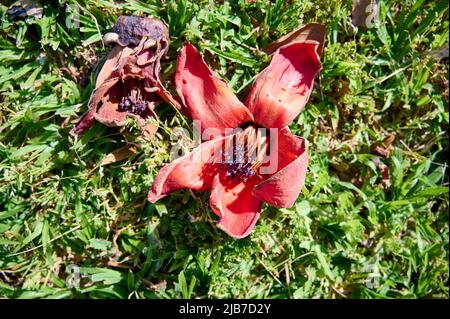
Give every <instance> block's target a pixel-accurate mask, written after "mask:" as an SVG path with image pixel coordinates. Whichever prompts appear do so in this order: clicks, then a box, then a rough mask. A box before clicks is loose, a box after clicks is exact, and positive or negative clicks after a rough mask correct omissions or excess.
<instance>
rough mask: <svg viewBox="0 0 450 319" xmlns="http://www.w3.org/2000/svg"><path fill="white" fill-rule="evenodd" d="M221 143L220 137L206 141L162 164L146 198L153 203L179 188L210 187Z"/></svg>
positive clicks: (197, 188) (198, 188) (203, 188)
mask: <svg viewBox="0 0 450 319" xmlns="http://www.w3.org/2000/svg"><path fill="white" fill-rule="evenodd" d="M222 143H223V139H222V138H220V139H214V140H211V141H207V142H205V143H202V144H201V145H199V146H198V147H196V148H195V149H194V150H193V151H192V152H191V153H189V154H186V155H185V156H183V157H180V158H178V159H176V160H175V161H173V162H172V163H170V164H168V165H166V166H164V167H163V168H162V169H161V170H160V171H159V173H158V175H157V176H156V178H155V180H154V181H153V184H152V187H151V189H150V191H149V193H148V200H149V201H150V202H152V203H154V202H156V201H157V200H159V199H160V198H162V197H164V196H166V195H167V194H169V193H171V192H173V191H175V190H178V189H181V188H189V189H193V190H207V189H210V188H211V185H212V180H213V177H214V175H216V174H217V165H218V164H214V159H215V158H216V156H219V155H220V150H221V148H222Z"/></svg>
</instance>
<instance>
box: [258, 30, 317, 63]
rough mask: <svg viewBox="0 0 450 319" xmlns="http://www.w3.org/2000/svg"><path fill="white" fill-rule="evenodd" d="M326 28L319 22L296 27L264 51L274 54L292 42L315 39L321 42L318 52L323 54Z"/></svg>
mask: <svg viewBox="0 0 450 319" xmlns="http://www.w3.org/2000/svg"><path fill="white" fill-rule="evenodd" d="M325 35H326V28H325V26H324V25H322V24H319V23H310V24H307V25H305V26H303V27H301V28H298V29H295V30H294V31H292V32H291V33H288V34H286V35H285V36H283V37H281V38H279V39H278V40H276V41H275V42H272V43H271V44H269V45H268V46H267V47H266V48H265V49H264V52H266V53H267V54H272V53H274V52H275V51H276V50H278V49H279V48H281V47H282V46H285V45H287V44H291V43H294V42H306V41H307V40H313V41H316V42H318V43H319V45H318V47H317V53H318V54H319V56H320V55H322V51H323V46H324V43H325Z"/></svg>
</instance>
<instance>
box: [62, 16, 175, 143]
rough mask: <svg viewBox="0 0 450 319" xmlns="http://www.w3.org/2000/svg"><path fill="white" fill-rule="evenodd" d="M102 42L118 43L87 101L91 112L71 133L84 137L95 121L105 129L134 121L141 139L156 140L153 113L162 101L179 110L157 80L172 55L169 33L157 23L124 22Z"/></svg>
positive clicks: (148, 20)
mask: <svg viewBox="0 0 450 319" xmlns="http://www.w3.org/2000/svg"><path fill="white" fill-rule="evenodd" d="M104 42H105V43H107V44H111V43H114V44H115V45H114V47H113V49H112V51H111V52H110V54H109V56H108V58H107V60H106V62H105V64H104V65H103V67H102V69H101V71H100V72H99V74H98V77H97V81H96V85H95V89H94V91H93V93H92V96H91V98H90V100H89V110H88V111H87V112H86V113H85V114H84V115H83V116H82V117H81V118H80V119H79V120H78V121H77V122H76V124H75V127H74V128H73V130H72V131H71V133H72V134H73V135H75V136H78V135H81V134H83V133H85V132H86V131H87V130H88V129H89V128H90V127H91V126H92V125H93V124H94V121H95V120H97V121H99V122H100V123H103V124H105V125H107V126H122V125H124V124H125V122H126V119H127V117H133V118H134V119H136V121H137V123H138V124H139V126H140V127H141V129H142V133H143V136H144V137H145V138H147V139H150V138H152V136H153V135H154V134H155V132H156V130H157V125H156V124H155V123H156V122H155V121H154V120H153V121H151V120H150V119H152V118H153V119H157V116H156V114H155V112H154V108H155V106H156V105H157V104H159V103H160V102H162V101H165V102H167V103H168V104H170V105H172V106H174V107H177V108H180V105H179V103H178V102H177V101H176V100H175V99H174V98H173V97H172V95H171V94H170V93H169V92H168V91H167V90H165V89H164V87H163V86H162V84H161V81H160V78H159V72H160V60H161V58H162V57H164V56H166V55H167V51H168V49H169V32H168V30H167V27H166V26H165V25H164V23H163V22H162V21H160V20H158V19H152V18H145V17H134V16H120V17H119V18H118V19H117V21H116V23H115V25H114V28H113V32H111V33H107V34H106V35H105V36H104Z"/></svg>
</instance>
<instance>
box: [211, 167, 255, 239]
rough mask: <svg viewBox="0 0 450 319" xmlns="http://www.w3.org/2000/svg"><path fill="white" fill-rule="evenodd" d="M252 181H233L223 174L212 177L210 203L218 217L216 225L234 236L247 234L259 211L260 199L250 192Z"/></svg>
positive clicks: (252, 226) (241, 236) (240, 236)
mask: <svg viewBox="0 0 450 319" xmlns="http://www.w3.org/2000/svg"><path fill="white" fill-rule="evenodd" d="M253 185H254V184H253V183H243V182H241V183H235V182H233V181H230V180H229V179H227V178H226V177H225V176H224V174H218V175H216V176H215V177H214V180H213V183H212V189H211V197H210V205H211V208H212V209H213V211H214V213H215V214H216V215H217V216H219V217H220V220H219V222H218V224H217V226H218V227H219V228H220V229H222V230H223V231H224V232H225V233H227V234H228V235H230V236H231V237H234V238H244V237H246V236H248V235H249V234H250V233H251V232H252V230H253V228H254V226H255V224H256V222H257V221H258V218H259V216H260V211H261V203H262V202H261V200H260V199H258V198H257V197H255V196H254V195H253V194H252V188H253Z"/></svg>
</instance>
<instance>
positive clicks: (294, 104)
mask: <svg viewBox="0 0 450 319" xmlns="http://www.w3.org/2000/svg"><path fill="white" fill-rule="evenodd" d="M317 47H318V42H316V41H306V42H301V43H293V44H290V45H287V46H284V47H282V48H280V49H279V50H278V51H277V52H276V53H275V54H274V56H273V58H272V62H271V63H270V65H269V66H268V67H267V68H266V69H265V70H264V71H262V72H261V73H260V74H259V75H258V77H257V79H256V81H255V84H254V86H253V88H252V90H251V92H250V95H249V97H248V99H247V102H246V105H247V106H248V108H249V110H250V111H251V112H252V114H253V116H254V118H255V121H256V122H258V123H259V124H261V125H263V126H265V127H269V128H270V127H272V128H273V127H276V128H282V127H285V126H287V125H288V124H289V123H290V122H292V120H293V119H294V118H295V117H296V116H297V115H298V113H300V111H301V110H302V109H303V107H304V106H305V104H306V102H308V99H309V96H310V94H311V91H312V89H313V84H314V77H315V76H316V74H317V72H318V71H319V70H320V67H321V65H320V61H319V56H318V54H317Z"/></svg>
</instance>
